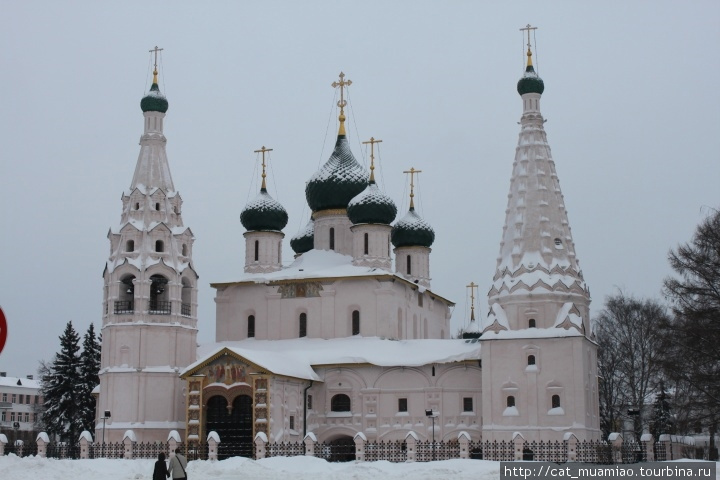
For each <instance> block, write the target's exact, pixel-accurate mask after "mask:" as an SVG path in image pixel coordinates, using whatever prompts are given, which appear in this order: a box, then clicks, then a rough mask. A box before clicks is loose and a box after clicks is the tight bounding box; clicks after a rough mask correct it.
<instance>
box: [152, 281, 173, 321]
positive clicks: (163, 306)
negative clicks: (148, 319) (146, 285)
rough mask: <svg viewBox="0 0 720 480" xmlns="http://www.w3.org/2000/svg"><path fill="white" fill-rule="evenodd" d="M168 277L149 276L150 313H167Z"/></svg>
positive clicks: (168, 304)
mask: <svg viewBox="0 0 720 480" xmlns="http://www.w3.org/2000/svg"><path fill="white" fill-rule="evenodd" d="M167 284H168V279H167V278H165V277H163V276H162V275H157V274H155V275H153V276H152V277H150V314H151V315H169V314H170V302H169V301H168V288H167V286H168V285H167Z"/></svg>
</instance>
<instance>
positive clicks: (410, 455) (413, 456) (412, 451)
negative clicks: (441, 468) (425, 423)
mask: <svg viewBox="0 0 720 480" xmlns="http://www.w3.org/2000/svg"><path fill="white" fill-rule="evenodd" d="M417 442H418V436H417V433H415V432H413V431H412V430H410V431H409V432H408V433H407V435H405V445H406V446H407V459H406V460H405V461H406V462H414V461H416V460H417Z"/></svg>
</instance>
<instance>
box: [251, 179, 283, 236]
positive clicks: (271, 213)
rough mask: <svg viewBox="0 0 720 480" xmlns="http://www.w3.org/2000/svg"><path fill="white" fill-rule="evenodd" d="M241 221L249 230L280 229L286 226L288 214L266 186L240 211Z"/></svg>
mask: <svg viewBox="0 0 720 480" xmlns="http://www.w3.org/2000/svg"><path fill="white" fill-rule="evenodd" d="M240 222H241V223H242V224H243V227H245V229H246V230H248V231H279V230H282V229H283V228H285V225H287V222H288V214H287V212H286V211H285V208H283V206H282V205H280V202H278V201H277V200H275V199H274V198H272V197H271V196H270V194H269V193H268V192H267V189H266V188H265V187H263V188H261V189H260V193H259V194H258V196H257V197H255V198H254V199H253V200H251V201H250V202H248V204H247V205H245V208H244V209H243V211H242V212H241V213H240Z"/></svg>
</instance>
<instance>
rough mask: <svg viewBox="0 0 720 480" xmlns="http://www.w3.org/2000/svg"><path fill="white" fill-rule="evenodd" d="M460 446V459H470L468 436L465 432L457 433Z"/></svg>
mask: <svg viewBox="0 0 720 480" xmlns="http://www.w3.org/2000/svg"><path fill="white" fill-rule="evenodd" d="M458 443H459V444H460V458H470V434H468V433H467V432H465V431H462V432H460V433H458Z"/></svg>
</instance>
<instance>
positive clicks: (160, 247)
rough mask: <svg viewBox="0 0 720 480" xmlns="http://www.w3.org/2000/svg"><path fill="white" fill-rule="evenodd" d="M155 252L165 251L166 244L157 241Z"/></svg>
mask: <svg viewBox="0 0 720 480" xmlns="http://www.w3.org/2000/svg"><path fill="white" fill-rule="evenodd" d="M155 251H156V252H160V253H162V252H164V251H165V243H164V242H163V241H162V240H157V241H155Z"/></svg>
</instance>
